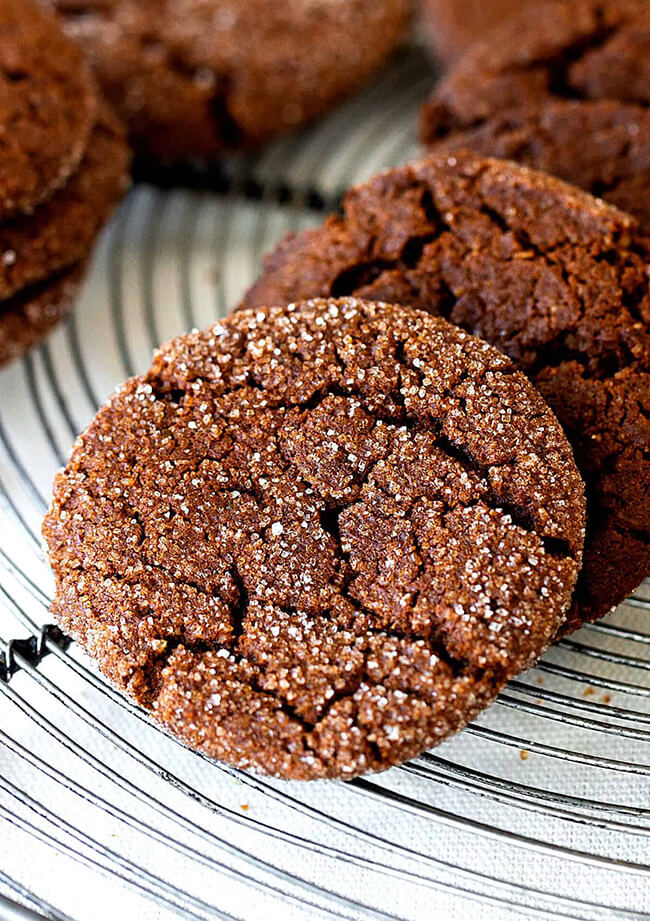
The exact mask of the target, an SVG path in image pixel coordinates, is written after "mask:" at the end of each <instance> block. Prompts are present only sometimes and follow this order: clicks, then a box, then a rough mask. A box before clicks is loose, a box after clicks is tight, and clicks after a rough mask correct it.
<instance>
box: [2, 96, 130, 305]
mask: <svg viewBox="0 0 650 921" xmlns="http://www.w3.org/2000/svg"><path fill="white" fill-rule="evenodd" d="M128 167H129V153H128V149H127V146H126V142H125V137H124V131H123V129H122V126H121V125H120V123H119V122H118V121H117V119H116V117H115V116H114V115H113V113H112V112H111V111H110V110H109V108H108V106H107V105H106V104H105V103H100V104H99V107H98V113H97V121H96V123H95V125H94V127H93V130H92V134H91V137H90V140H89V142H88V147H87V149H86V152H85V154H84V157H83V160H82V162H81V164H80V166H79V168H78V170H77V172H75V173H74V175H72V176H71V177H70V179H69V180H68V182H67V184H66V185H65V186H63V188H61V189H59V190H58V192H56V193H55V194H54V195H53V196H52V198H50V199H49V201H47V202H46V203H45V204H43V205H41V206H40V207H39V208H37V209H36V211H34V213H33V214H31V215H23V216H21V217H17V218H14V219H13V220H11V221H7V222H5V223H4V224H0V299H1V300H5V299H7V298H10V297H12V296H14V295H15V294H16V293H18V292H20V291H21V290H22V289H23V288H25V287H27V286H31V285H34V284H38V283H40V282H42V281H44V280H45V279H47V278H49V277H50V276H51V275H52V274H54V273H56V272H59V271H61V270H62V269H65V268H67V267H68V266H71V265H73V264H75V263H76V262H79V261H80V260H81V259H84V258H85V257H86V256H87V255H88V252H89V250H90V248H91V246H92V244H93V242H94V240H95V237H96V236H97V234H98V232H99V231H100V229H101V228H102V226H103V224H104V223H105V221H106V219H107V217H108V216H109V214H110V213H111V212H112V210H113V208H114V207H115V205H116V204H117V202H118V201H119V199H120V198H121V197H122V195H123V193H124V191H125V189H126V186H127V174H128Z"/></svg>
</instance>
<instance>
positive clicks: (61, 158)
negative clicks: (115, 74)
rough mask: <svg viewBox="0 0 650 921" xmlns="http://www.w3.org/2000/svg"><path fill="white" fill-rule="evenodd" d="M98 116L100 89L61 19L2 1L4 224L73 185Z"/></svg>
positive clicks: (28, 1) (0, 199) (28, 0)
mask: <svg viewBox="0 0 650 921" xmlns="http://www.w3.org/2000/svg"><path fill="white" fill-rule="evenodd" d="M94 117H95V86H94V82H93V80H92V79H91V77H90V74H89V73H88V71H87V69H86V66H85V64H84V61H83V57H82V54H81V51H80V50H79V49H78V48H77V47H76V46H75V45H74V44H72V42H69V41H68V40H67V39H66V38H65V37H64V35H63V33H62V32H61V27H60V26H59V24H58V23H57V22H56V20H55V18H54V16H53V15H52V14H51V13H50V12H48V11H46V10H43V9H41V8H40V6H39V4H38V3H36V2H34V0H0V125H1V126H2V143H0V220H4V219H5V218H7V217H10V216H12V215H15V214H16V213H18V212H29V211H31V210H32V209H33V208H35V207H36V206H37V205H39V204H40V203H41V202H42V201H44V200H45V199H47V198H48V197H49V196H50V195H51V194H52V192H53V191H54V190H55V189H56V188H58V187H59V186H60V185H62V184H63V183H64V182H65V181H66V179H67V178H68V176H69V175H70V174H71V173H72V172H73V171H74V170H75V168H76V166H77V164H78V163H79V161H80V160H81V157H82V155H83V152H84V149H85V146H86V142H87V140H88V137H89V135H90V130H91V128H92V124H93V120H94Z"/></svg>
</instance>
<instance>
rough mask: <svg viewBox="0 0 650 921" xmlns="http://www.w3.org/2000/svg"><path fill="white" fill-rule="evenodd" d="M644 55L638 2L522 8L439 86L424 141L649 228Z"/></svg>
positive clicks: (565, 1) (647, 66)
mask: <svg viewBox="0 0 650 921" xmlns="http://www.w3.org/2000/svg"><path fill="white" fill-rule="evenodd" d="M541 23H543V26H544V27H542V26H541ZM649 52H650V5H649V4H648V3H646V2H644V0H638V2H635V0H607V2H605V3H601V2H600V0H547V2H545V3H544V4H543V6H542V8H541V10H540V8H539V6H538V5H536V4H533V5H531V6H525V7H524V8H522V10H521V11H520V13H519V14H518V15H517V16H516V17H514V18H512V19H510V20H509V21H508V22H507V23H504V24H502V25H501V26H500V27H498V28H497V29H495V30H494V31H492V32H491V33H489V34H488V35H487V36H486V37H485V39H484V41H481V42H479V43H477V44H476V45H475V46H473V47H472V48H471V49H470V50H469V51H468V52H467V54H466V55H465V56H464V57H463V58H462V59H461V60H460V61H459V62H458V63H457V64H456V66H455V67H454V69H453V70H452V71H451V72H450V74H449V75H448V76H447V78H446V79H445V80H444V81H443V82H442V83H441V84H440V85H439V86H438V88H437V89H436V91H435V92H434V94H433V96H432V97H431V99H430V101H429V102H428V103H427V104H426V105H425V107H424V108H423V111H422V124H421V128H422V137H423V140H424V141H425V142H426V143H427V144H429V145H431V146H432V150H433V151H434V152H442V151H450V150H458V149H461V148H471V149H472V150H475V151H476V152H478V153H484V154H487V155H490V156H507V157H510V158H512V159H514V160H517V161H518V162H521V163H525V164H526V165H527V166H533V167H537V168H540V169H545V170H547V171H548V172H551V173H553V174H554V175H557V176H559V177H560V178H562V179H565V180H567V181H569V182H574V183H575V184H576V185H579V186H581V187H582V188H584V189H586V190H587V191H589V192H591V193H592V194H594V195H597V196H599V197H603V198H605V199H607V200H608V201H610V202H612V203H613V204H616V205H617V206H619V207H623V208H625V209H626V210H629V211H630V212H631V213H633V214H634V215H635V216H637V217H638V218H639V219H640V221H641V222H642V225H643V226H644V228H645V229H646V230H650V53H649Z"/></svg>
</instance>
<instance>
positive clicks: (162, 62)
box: [53, 0, 410, 160]
mask: <svg viewBox="0 0 650 921" xmlns="http://www.w3.org/2000/svg"><path fill="white" fill-rule="evenodd" d="M53 3H54V6H55V8H56V9H57V10H58V11H59V13H60V15H61V18H62V21H63V24H64V27H65V29H66V31H67V34H68V35H69V36H70V37H71V38H74V39H76V40H78V41H79V43H80V44H81V46H82V47H83V48H84V49H85V50H86V52H87V53H88V55H89V58H90V60H91V62H92V63H93V64H94V66H95V70H96V73H97V75H98V77H99V80H100V83H101V84H102V86H103V88H104V90H105V92H106V93H107V95H108V97H109V99H110V100H111V101H112V102H113V104H114V105H115V106H116V108H117V110H118V111H119V112H120V114H121V115H122V116H123V117H124V119H125V120H126V122H127V123H128V125H129V127H130V129H131V133H132V137H133V140H134V143H135V145H136V148H137V149H138V150H139V151H140V152H141V153H144V154H148V155H150V156H153V157H156V158H159V159H162V160H177V159H188V158H194V157H196V158H210V157H215V156H217V155H219V154H221V153H223V152H224V151H225V150H236V149H241V148H247V147H251V146H256V145H258V144H260V143H262V142H264V141H266V140H268V139H269V138H272V137H274V136H275V135H278V134H280V133H282V132H285V131H288V130H291V129H294V128H296V127H297V126H298V125H301V124H303V123H304V122H306V121H308V120H310V119H312V118H314V117H315V116H317V115H319V114H321V113H322V112H324V111H326V110H327V109H329V108H331V107H332V106H333V105H334V104H335V103H336V102H338V101H339V100H340V99H341V98H342V97H344V96H346V95H348V94H349V93H351V92H352V91H353V90H355V89H357V88H358V87H359V86H360V85H361V84H362V83H364V82H365V81H366V80H367V79H368V78H369V77H370V76H371V74H372V73H373V72H374V71H376V70H377V69H378V68H379V67H380V66H381V65H382V64H383V63H384V62H385V61H386V59H387V57H388V56H389V55H390V53H391V52H392V51H393V50H394V49H395V48H396V46H397V45H398V44H399V42H400V41H401V39H402V38H403V35H404V31H405V26H406V23H407V20H408V13H409V7H410V0H373V2H372V3H367V2H366V0H347V2H342V0H225V2H224V0H53Z"/></svg>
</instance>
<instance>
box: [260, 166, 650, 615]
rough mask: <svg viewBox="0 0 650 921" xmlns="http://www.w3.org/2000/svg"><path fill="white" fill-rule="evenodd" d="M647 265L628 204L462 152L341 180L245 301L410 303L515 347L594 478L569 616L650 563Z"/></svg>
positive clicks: (632, 584)
mask: <svg viewBox="0 0 650 921" xmlns="http://www.w3.org/2000/svg"><path fill="white" fill-rule="evenodd" d="M649 267H650V250H649V248H648V244H647V242H646V240H645V238H642V237H640V236H639V235H638V225H637V222H636V221H635V220H634V219H633V218H632V217H630V216H628V215H626V214H624V213H622V212H620V211H618V210H617V209H616V208H613V207H611V206H608V205H606V204H605V203H604V202H602V201H599V200H597V199H595V198H592V197H591V196H589V195H587V194H586V193H584V192H581V191H580V190H578V189H575V188H573V187H572V186H568V185H565V184H564V183H563V182H560V181H559V180H557V179H554V178H553V177H550V176H547V175H545V174H543V173H538V172H535V171H533V170H530V169H527V168H525V167H521V166H517V165H515V164H514V163H509V162H505V161H498V160H489V159H483V158H481V157H479V156H476V155H474V154H471V153H467V152H465V153H458V154H455V155H453V156H448V157H443V156H438V157H431V158H429V159H427V160H424V161H423V162H421V163H416V164H414V165H411V166H405V167H403V168H400V169H394V170H391V171H389V172H387V173H384V174H382V175H379V176H377V177H375V178H374V179H373V180H371V181H370V182H369V183H368V184H366V185H362V186H359V187H358V188H356V189H353V190H352V191H350V192H349V193H348V194H347V196H346V198H345V202H344V213H343V216H341V217H332V218H330V219H329V220H328V221H327V223H326V224H325V225H324V226H323V227H321V228H318V229H314V230H308V231H306V232H304V233H301V234H299V235H298V236H295V237H288V238H287V239H286V240H285V241H284V242H283V243H282V244H281V245H280V246H279V248H278V249H277V251H276V252H275V253H274V254H273V255H271V256H270V257H269V259H268V260H267V262H266V266H265V270H264V272H263V274H262V277H261V279H260V280H259V281H258V282H257V284H256V285H255V286H254V287H253V288H252V289H251V291H249V293H248V295H247V296H246V298H245V300H244V304H245V305H246V306H248V307H255V306H256V305H259V304H279V303H285V302H288V301H292V300H297V299H299V298H304V297H310V296H315V297H316V296H319V297H320V296H322V297H327V296H330V295H335V296H342V295H355V296H357V297H367V298H370V299H380V300H386V301H394V302H400V303H402V304H411V305H413V306H414V307H419V308H423V309H424V310H427V311H429V312H430V313H433V314H439V315H441V316H444V317H446V318H448V319H449V320H451V322H452V323H455V324H457V325H458V326H461V327H463V328H464V329H466V330H468V331H469V332H471V333H474V334H475V335H478V336H481V337H482V338H483V339H486V340H488V341H489V342H491V343H493V344H494V345H496V346H497V347H498V348H499V349H501V351H502V352H504V353H506V354H507V355H509V356H510V357H511V358H512V359H513V360H514V362H515V364H516V366H517V367H518V368H519V369H520V370H522V371H524V372H525V373H526V374H527V375H528V376H529V377H530V379H531V380H532V381H533V382H534V383H535V385H536V387H537V388H538V389H539V390H540V392H541V393H542V395H543V396H544V398H545V399H546V401H547V402H548V403H549V405H550V406H551V408H552V409H553V410H554V412H555V413H556V415H557V417H558V419H559V420H560V422H561V423H562V425H563V427H564V430H565V432H566V434H567V436H568V438H569V441H570V442H571V444H572V446H573V450H574V452H575V456H576V460H577V462H578V467H579V469H580V470H581V472H582V475H583V477H584V479H585V481H586V484H587V509H588V514H587V540H586V544H585V562H584V568H583V571H582V573H581V576H580V581H579V583H578V587H577V591H576V597H575V605H574V608H573V611H572V614H571V615H570V618H569V621H568V626H567V629H573V628H576V627H578V626H580V624H581V623H582V622H583V621H586V620H594V619H596V618H597V617H599V616H601V615H603V614H605V613H607V611H608V610H609V609H610V608H611V607H613V606H614V605H616V604H618V603H619V602H620V601H622V600H623V599H624V598H625V597H626V596H627V595H628V594H629V592H631V591H632V590H633V589H634V588H636V587H637V586H638V584H639V583H640V582H641V581H642V580H643V578H644V577H645V576H646V575H648V573H649V572H650V530H649V528H648V522H649V521H650V287H649V279H648V275H649Z"/></svg>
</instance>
